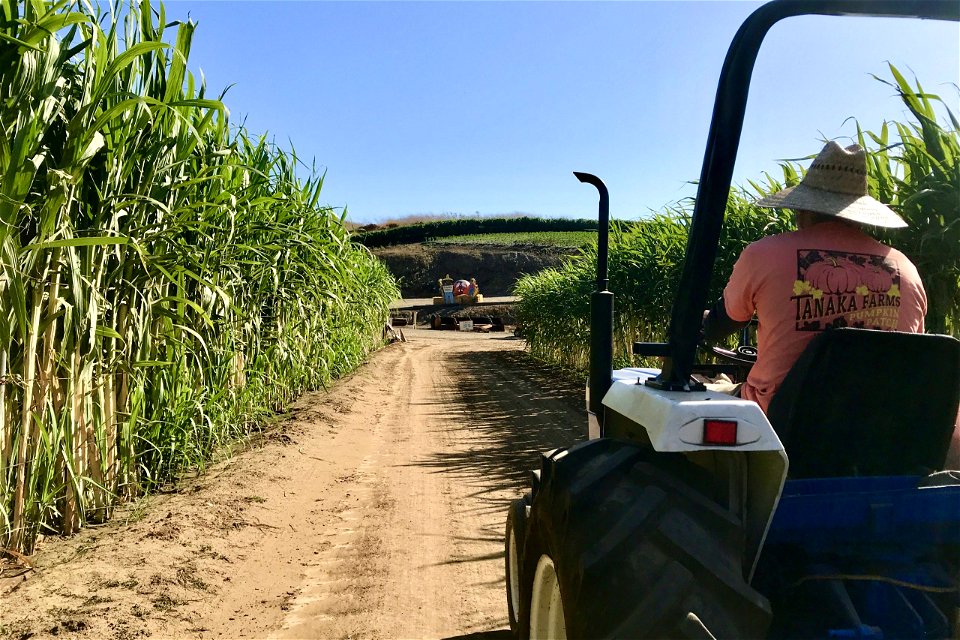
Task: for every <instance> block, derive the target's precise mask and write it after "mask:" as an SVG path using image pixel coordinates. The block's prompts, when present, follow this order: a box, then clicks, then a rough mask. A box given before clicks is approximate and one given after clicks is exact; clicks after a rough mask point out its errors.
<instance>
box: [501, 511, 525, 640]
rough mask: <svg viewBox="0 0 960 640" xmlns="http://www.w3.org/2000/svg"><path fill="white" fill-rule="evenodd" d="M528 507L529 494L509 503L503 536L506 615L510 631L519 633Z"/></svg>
mask: <svg viewBox="0 0 960 640" xmlns="http://www.w3.org/2000/svg"><path fill="white" fill-rule="evenodd" d="M529 508H530V494H529V493H528V494H527V495H525V496H524V497H523V498H521V499H520V500H514V501H513V502H511V503H510V511H509V512H508V513H507V532H506V536H505V538H504V554H503V555H504V557H503V559H504V575H505V576H506V583H507V615H508V617H509V619H510V631H512V632H513V634H514V635H516V634H518V633H520V623H519V621H518V618H517V615H518V614H519V612H520V592H521V591H522V585H523V578H522V574H521V571H520V568H521V563H522V562H523V547H524V542H525V540H526V535H527V510H528V509H529Z"/></svg>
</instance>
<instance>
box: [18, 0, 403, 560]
mask: <svg viewBox="0 0 960 640" xmlns="http://www.w3.org/2000/svg"><path fill="white" fill-rule="evenodd" d="M80 6H81V5H78V4H76V3H66V2H52V1H47V0H31V1H29V2H26V3H16V2H3V3H2V4H0V17H2V21H0V126H2V127H3V131H2V133H0V181H2V194H3V196H2V198H0V221H2V224H0V265H2V273H0V292H2V296H0V547H2V548H6V549H11V550H14V551H21V552H29V551H30V550H31V548H32V547H33V545H34V542H35V540H36V539H37V537H38V535H40V534H42V533H50V532H65V533H69V532H72V531H74V530H76V529H77V528H78V527H79V526H82V525H83V524H84V523H87V522H91V521H93V522H97V521H103V520H105V519H107V518H108V517H109V516H110V513H111V510H112V509H113V507H114V505H115V504H116V502H117V501H118V500H120V499H123V498H125V497H130V496H134V495H137V494H140V493H142V492H144V491H146V490H149V489H150V488H151V487H155V486H157V485H160V484H163V483H166V482H169V481H170V480H171V479H175V478H176V477H177V475H178V474H180V473H182V472H184V471H185V470H188V469H197V468H202V467H203V465H204V464H205V460H207V459H208V458H209V456H210V455H211V453H212V452H213V451H214V450H215V449H217V448H218V447H219V446H221V445H222V444H224V443H226V442H229V441H231V440H234V439H236V438H240V437H244V436H245V435H248V434H249V433H251V431H252V430H255V429H257V428H259V427H260V426H261V425H262V423H263V421H264V419H265V418H266V417H267V416H268V415H269V414H270V413H271V412H273V411H276V410H278V409H280V408H282V407H284V406H285V405H287V404H288V403H289V402H290V401H291V400H292V399H293V398H294V397H295V396H297V395H299V394H300V393H301V392H303V391H304V390H306V389H315V388H319V387H321V386H322V385H324V384H326V383H327V382H328V381H330V380H331V379H332V378H335V377H337V376H339V375H342V374H344V373H345V372H347V371H349V370H351V369H352V368H353V367H355V366H357V365H358V364H359V363H360V362H362V360H363V359H364V357H365V356H366V354H367V353H368V352H369V350H370V349H372V348H375V347H376V346H377V345H379V344H381V341H382V333H381V331H382V325H383V321H384V319H385V318H386V317H387V307H388V304H389V301H390V299H391V298H393V297H394V296H395V295H396V293H397V289H396V285H395V282H394V280H393V278H392V277H391V276H390V274H389V273H388V272H387V270H386V268H385V267H384V266H383V265H382V264H381V263H380V262H379V261H378V260H376V259H375V258H373V257H372V256H371V255H370V253H369V251H368V250H367V249H365V248H363V247H359V246H357V245H355V244H353V243H352V242H351V239H350V236H349V234H348V233H347V232H346V230H345V229H344V227H343V225H342V221H341V220H340V218H339V217H338V216H336V215H334V213H333V212H332V211H331V210H329V209H325V208H323V207H321V206H320V205H319V204H318V203H319V198H320V187H321V182H322V181H321V179H320V178H319V177H314V178H310V179H307V180H305V181H304V180H300V179H298V177H297V176H296V173H295V167H296V165H297V162H298V161H297V159H296V158H295V157H293V156H291V155H288V154H285V153H283V152H281V151H279V150H277V149H276V148H274V147H273V146H272V145H270V144H268V143H267V142H266V141H265V140H264V139H262V138H260V139H251V138H250V137H248V136H247V134H246V133H244V132H243V131H242V130H239V131H238V130H237V129H231V128H230V127H229V123H228V119H227V115H226V114H227V111H226V109H225V107H224V105H223V104H222V102H221V101H220V100H218V99H210V98H208V97H206V95H205V94H206V90H205V87H204V86H203V85H202V84H201V85H199V86H198V84H197V83H196V81H195V80H194V77H193V76H192V74H190V73H189V72H188V70H187V66H186V65H187V60H188V57H189V52H190V45H191V40H192V38H193V35H194V24H193V23H191V22H170V21H169V20H168V18H167V17H166V15H165V11H164V8H163V5H156V6H151V5H150V3H149V2H148V1H147V0H144V1H143V2H141V3H139V4H132V5H131V6H129V7H127V8H126V9H124V11H123V12H122V17H116V16H114V15H112V14H107V15H102V14H101V13H100V12H101V11H109V9H106V7H108V5H107V4H100V5H97V4H94V5H92V7H94V8H95V9H91V10H90V11H94V10H95V11H97V13H90V12H88V11H85V10H82V9H78V7H80ZM83 6H90V5H83ZM174 25H176V30H175V32H173V33H170V32H169V31H168V28H172V27H173V26H174Z"/></svg>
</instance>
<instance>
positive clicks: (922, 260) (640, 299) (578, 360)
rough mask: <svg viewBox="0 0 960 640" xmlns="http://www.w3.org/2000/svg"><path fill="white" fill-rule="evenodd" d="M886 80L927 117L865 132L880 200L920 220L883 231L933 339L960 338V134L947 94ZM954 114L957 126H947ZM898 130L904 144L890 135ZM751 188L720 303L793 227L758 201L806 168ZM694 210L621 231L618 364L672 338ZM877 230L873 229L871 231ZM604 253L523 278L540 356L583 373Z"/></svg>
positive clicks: (736, 208)
mask: <svg viewBox="0 0 960 640" xmlns="http://www.w3.org/2000/svg"><path fill="white" fill-rule="evenodd" d="M890 72H891V75H892V77H893V80H892V81H890V82H887V81H885V80H883V82H887V84H889V85H890V86H892V87H893V88H894V89H896V91H897V93H898V95H899V97H900V98H901V100H902V101H903V103H904V104H905V105H906V106H907V108H908V110H909V111H910V113H911V114H912V115H913V117H914V118H915V119H916V121H915V122H909V123H899V122H893V123H884V124H883V126H882V127H881V129H880V131H879V132H876V133H874V132H864V131H863V130H861V129H860V128H859V127H858V137H859V141H860V144H862V145H863V146H864V147H866V148H867V150H868V180H869V184H870V192H871V194H873V195H874V196H875V197H877V198H879V199H880V200H881V201H883V202H886V203H890V204H891V206H892V207H893V208H894V209H896V210H897V211H898V212H899V213H900V214H901V215H902V216H903V217H904V218H905V219H906V220H907V221H908V222H909V223H910V227H909V228H908V229H904V230H897V231H891V232H883V231H881V230H870V231H871V232H875V233H876V235H877V236H878V237H880V239H882V240H883V241H885V242H887V243H888V244H891V245H893V246H895V247H897V248H899V249H900V250H902V251H903V252H904V253H906V254H907V256H909V257H910V259H911V260H912V261H913V262H914V263H915V264H916V265H917V268H918V269H919V271H920V275H921V278H922V279H923V282H924V284H925V287H926V290H927V295H928V298H929V311H928V314H927V318H926V320H927V329H928V331H932V332H938V333H953V334H954V335H960V133H958V129H960V125H958V122H957V118H956V117H955V116H954V114H953V113H952V112H950V110H949V109H948V108H947V107H946V104H945V103H944V102H943V101H942V100H941V99H940V98H939V97H938V96H936V95H933V94H930V93H927V92H925V91H924V90H923V89H922V87H921V86H920V84H919V83H916V86H915V87H912V86H911V85H910V83H909V82H907V81H906V80H905V79H904V77H903V76H902V74H900V72H899V71H898V70H897V69H896V68H895V67H893V66H892V65H891V66H890ZM938 106H939V107H941V108H943V110H944V112H945V113H946V119H947V122H941V121H940V120H941V119H940V118H938V111H937V107H938ZM892 133H895V136H894V135H891V134H892ZM779 173H780V175H779V176H778V177H776V178H775V177H773V176H772V175H770V174H769V173H768V174H766V175H765V176H764V178H763V179H762V180H760V181H758V182H750V183H749V190H746V189H738V188H735V189H732V190H731V193H730V197H729V199H728V202H727V209H726V217H725V221H724V229H723V235H722V237H721V240H720V245H719V247H718V252H717V259H716V263H715V265H714V270H713V274H712V278H711V283H710V291H711V293H710V296H711V298H710V299H716V298H717V297H719V296H720V295H721V293H722V290H723V286H724V284H725V282H726V281H727V279H728V278H729V276H730V273H731V271H732V270H733V264H734V262H735V261H736V259H737V257H738V256H739V255H740V252H741V251H742V250H743V248H744V247H745V246H746V245H747V244H749V243H750V242H753V241H754V240H757V239H759V238H761V237H763V236H766V235H770V234H774V233H780V232H783V231H787V230H789V229H791V228H792V224H793V222H792V218H791V214H788V213H784V212H780V211H775V210H769V209H761V208H759V207H756V206H754V205H753V204H752V202H754V201H755V200H757V199H759V197H761V196H763V195H765V194H768V193H772V192H775V191H778V190H780V189H781V188H784V187H786V186H791V185H793V184H796V183H797V182H799V180H800V178H801V177H802V174H803V170H802V168H801V167H799V166H798V165H796V164H793V163H789V162H787V163H783V164H781V166H780V171H779ZM692 205H693V203H692V201H685V202H681V203H680V204H679V205H678V206H676V207H674V208H670V209H667V210H666V211H664V212H662V213H660V214H658V215H656V216H654V217H653V218H652V219H649V220H646V221H642V222H641V223H639V224H637V225H636V226H633V227H630V228H629V229H615V230H614V233H613V234H612V239H611V245H610V258H609V260H610V289H611V290H612V291H614V292H615V294H616V303H615V308H616V312H615V327H614V343H615V346H614V356H615V359H616V361H617V362H618V364H619V365H620V366H623V365H626V364H628V363H630V362H632V356H631V355H630V354H631V345H632V343H633V341H634V340H647V341H663V340H665V339H666V329H667V327H668V325H669V321H670V313H671V309H672V304H673V301H674V300H675V299H676V297H677V296H678V295H681V294H682V292H678V291H677V284H678V282H679V277H680V269H681V267H682V264H683V257H684V250H685V246H686V239H687V231H688V228H689V222H690V215H691V212H692V209H693V206H692ZM868 230H869V229H868ZM596 262H597V259H596V249H595V247H594V248H590V249H587V250H585V251H584V252H583V253H582V254H581V255H580V256H578V257H576V258H574V259H571V260H569V261H568V262H567V263H565V264H564V265H563V266H561V267H559V268H557V269H548V270H546V271H542V272H540V273H538V274H534V275H531V276H527V277H525V278H523V279H521V280H520V281H519V282H518V283H517V286H516V289H515V293H516V295H518V296H520V302H519V303H518V304H517V308H516V314H517V319H518V323H520V324H521V325H522V327H523V335H524V337H525V338H526V339H527V341H528V345H529V348H530V351H531V353H532V354H533V355H534V356H535V357H538V358H541V359H543V360H546V361H548V362H552V363H555V364H560V365H562V366H565V367H569V368H572V369H578V370H581V371H583V370H585V369H586V368H587V366H588V358H589V331H590V327H589V296H590V292H591V291H592V290H593V288H594V283H595V281H596V275H595V274H596Z"/></svg>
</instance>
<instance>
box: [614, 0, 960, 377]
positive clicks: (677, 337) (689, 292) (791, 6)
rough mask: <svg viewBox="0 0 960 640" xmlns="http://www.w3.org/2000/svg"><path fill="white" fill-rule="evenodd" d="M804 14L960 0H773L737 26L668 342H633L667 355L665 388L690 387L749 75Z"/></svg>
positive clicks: (947, 4) (914, 9) (933, 15)
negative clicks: (776, 33)
mask: <svg viewBox="0 0 960 640" xmlns="http://www.w3.org/2000/svg"><path fill="white" fill-rule="evenodd" d="M800 15H825V16H865V17H867V16H873V17H890V18H894V17H903V18H906V17H911V18H927V19H932V20H953V21H960V2H956V1H954V0H945V1H944V0H774V1H773V2H770V3H768V4H765V5H763V6H762V7H760V8H759V9H757V10H756V11H754V12H753V13H752V14H750V16H749V17H748V18H747V19H746V21H744V23H743V24H742V25H741V26H740V29H739V30H738V31H737V35H736V36H735V37H734V39H733V42H732V43H731V44H730V49H729V50H728V51H727V57H726V58H725V59H724V62H723V69H722V71H721V72H720V83H719V85H718V87H717V97H716V100H715V102H714V105H713V117H712V120H711V122H710V133H709V135H708V137H707V148H706V151H705V152H704V155H703V167H702V169H701V171H700V184H699V186H698V188H697V199H696V204H695V205H694V208H693V220H692V223H691V226H690V235H689V237H688V239H687V249H686V254H685V257H684V263H683V271H682V272H681V275H680V284H679V287H678V295H677V299H676V302H675V303H674V305H673V315H672V318H671V320H670V333H669V336H670V337H669V342H668V343H666V344H656V343H653V344H651V343H635V344H634V349H633V352H634V353H635V354H637V355H651V356H652V355H659V354H660V353H663V352H667V353H669V355H668V356H667V357H666V358H665V359H664V363H663V369H662V373H661V374H660V376H658V377H657V378H655V379H651V380H648V381H647V384H648V385H650V386H653V387H657V388H660V389H668V390H673V391H690V390H692V389H693V388H694V387H695V386H696V383H693V382H691V379H690V373H691V370H692V368H693V364H694V360H695V358H696V353H697V345H698V343H699V341H700V326H701V322H702V319H703V310H704V309H705V308H706V306H707V293H708V291H707V290H708V287H709V283H710V274H711V272H712V270H713V263H714V259H715V258H716V253H717V245H718V243H719V242H720V229H721V228H722V226H723V216H724V210H725V208H726V203H727V197H728V194H729V192H730V182H731V180H732V178H733V166H734V163H735V162H736V158H737V148H738V147H739V145H740V133H741V131H742V129H743V115H744V111H745V110H746V106H747V94H748V92H749V88H750V77H751V75H752V74H753V66H754V62H755V61H756V59H757V52H758V51H759V50H760V44H761V43H762V42H763V38H764V36H766V34H767V32H768V31H769V30H770V28H771V27H772V26H773V25H774V24H776V23H777V22H779V21H780V20H783V19H784V18H790V17H793V16H800Z"/></svg>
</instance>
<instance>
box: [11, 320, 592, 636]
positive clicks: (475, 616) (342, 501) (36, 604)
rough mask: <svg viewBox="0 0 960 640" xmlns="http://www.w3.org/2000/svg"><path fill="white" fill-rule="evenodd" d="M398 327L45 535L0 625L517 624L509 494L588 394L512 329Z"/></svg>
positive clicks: (106, 628)
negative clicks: (145, 482)
mask: <svg viewBox="0 0 960 640" xmlns="http://www.w3.org/2000/svg"><path fill="white" fill-rule="evenodd" d="M406 333H407V339H408V341H407V342H406V343H397V344H394V345H391V346H389V347H387V348H385V349H383V350H381V351H380V352H378V353H376V354H374V355H372V356H371V358H370V360H369V362H368V363H367V364H365V365H364V366H363V367H361V369H360V370H358V371H357V372H355V373H354V374H353V375H352V376H350V377H348V378H347V379H345V380H342V381H340V382H338V383H337V384H335V385H334V386H333V387H332V388H331V389H330V390H329V391H327V392H321V393H312V394H308V395H306V396H305V397H303V398H302V399H301V400H300V401H298V403H297V404H296V405H295V407H294V408H293V409H292V411H291V412H290V413H289V415H288V416H286V417H285V419H284V420H283V421H282V422H281V423H280V425H279V426H278V428H276V429H274V430H272V431H270V432H269V433H268V435H267V436H266V437H265V438H264V440H263V441H262V442H261V443H259V445H258V446H256V447H253V448H250V449H248V450H246V451H244V452H242V453H239V454H237V455H235V456H233V457H231V458H229V459H228V460H226V461H224V462H221V463H219V464H217V465H214V466H213V467H212V468H211V469H210V470H208V473H206V474H205V475H203V476H201V477H199V478H197V479H194V480H191V481H186V482H184V483H182V485H181V486H180V487H179V488H178V491H177V492H175V493H170V494H165V495H158V496H154V497H152V498H149V499H147V500H142V501H140V502H138V503H136V504H134V505H131V506H130V507H129V508H127V509H125V510H124V511H123V512H122V513H118V514H116V516H115V518H114V520H113V521H111V523H109V524H107V525H104V526H102V527H98V528H94V529H88V530H85V531H83V532H82V533H81V534H79V535H78V536H75V537H74V538H72V539H69V540H58V539H52V540H49V541H47V542H46V543H45V544H43V545H42V546H41V548H40V551H39V552H38V553H37V554H36V555H35V556H34V558H33V559H32V562H33V565H34V569H33V570H32V571H30V572H28V573H26V574H24V575H22V576H18V577H14V578H9V577H5V578H2V579H0V637H3V636H7V637H16V638H26V637H44V636H53V635H57V636H59V637H64V636H67V637H80V638H104V637H112V638H118V639H127V638H135V637H144V636H152V637H178V638H179V637H193V638H262V637H271V638H448V639H461V640H466V639H468V638H469V639H470V640H495V639H505V638H508V637H510V635H509V631H508V625H507V619H506V603H505V596H504V587H503V557H502V554H503V542H502V538H503V527H504V522H505V517H506V509H507V505H508V504H509V501H510V500H512V499H514V498H515V497H518V496H519V495H520V493H521V492H522V491H523V490H524V483H525V479H524V475H525V472H526V470H527V469H529V468H531V467H533V466H534V465H535V464H536V461H537V457H536V456H537V453H538V452H540V451H544V450H547V449H551V448H554V447H557V446H563V445H568V444H570V443H571V442H572V441H574V440H575V439H577V438H579V437H581V434H582V433H583V431H584V426H583V425H584V422H585V420H584V418H583V414H582V409H581V407H582V402H583V401H582V390H581V388H580V387H579V385H571V384H569V383H565V382H563V381H561V380H557V379H555V378H554V377H553V376H551V375H550V373H549V372H547V371H544V370H542V369H539V368H538V367H536V366H535V365H533V364H532V363H531V362H530V361H529V360H528V359H527V358H526V357H525V356H524V354H523V352H522V346H523V343H522V342H521V341H519V340H516V339H513V338H512V337H511V336H508V335H504V334H461V333H458V332H432V331H427V330H409V331H407V332H406ZM28 634H29V635H28Z"/></svg>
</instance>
